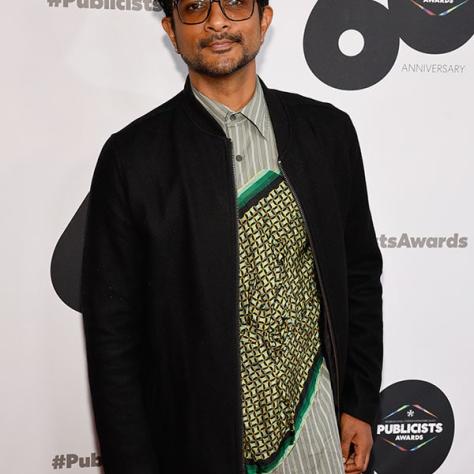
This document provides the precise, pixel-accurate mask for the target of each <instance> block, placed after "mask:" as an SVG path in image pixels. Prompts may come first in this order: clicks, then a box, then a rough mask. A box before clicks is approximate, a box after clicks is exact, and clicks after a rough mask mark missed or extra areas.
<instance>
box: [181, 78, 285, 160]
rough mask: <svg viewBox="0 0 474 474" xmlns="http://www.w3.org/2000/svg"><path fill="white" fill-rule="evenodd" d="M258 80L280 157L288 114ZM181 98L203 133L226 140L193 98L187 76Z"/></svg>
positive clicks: (213, 121) (278, 100)
mask: <svg viewBox="0 0 474 474" xmlns="http://www.w3.org/2000/svg"><path fill="white" fill-rule="evenodd" d="M258 79H260V84H261V86H262V90H263V95H264V97H265V100H266V102H267V107H268V112H269V114H270V120H271V122H272V125H273V131H274V134H275V139H276V143H277V148H278V154H279V155H280V156H281V155H282V154H283V153H284V152H285V150H286V147H287V145H288V142H289V138H290V134H291V128H290V121H289V118H288V113H287V111H286V109H285V106H284V105H283V103H282V101H281V97H280V95H279V94H278V91H276V90H275V89H269V88H268V87H267V86H266V85H265V83H264V82H263V80H262V79H261V78H260V76H258ZM181 94H182V98H183V106H184V108H185V110H186V112H187V113H188V116H189V118H190V119H191V120H192V121H193V122H194V123H195V124H196V125H197V126H198V127H199V128H201V130H202V131H203V132H205V133H208V134H211V135H215V136H217V137H221V138H226V135H225V132H224V130H222V127H221V126H220V125H219V123H218V122H217V121H216V120H215V118H214V117H213V116H212V115H211V114H210V113H209V112H208V111H207V110H206V108H205V107H204V106H203V105H202V104H201V103H200V102H199V100H198V99H197V98H196V97H195V95H194V93H193V91H192V88H191V80H190V79H189V74H188V75H187V76H186V81H185V83H184V88H183V90H182V91H181Z"/></svg>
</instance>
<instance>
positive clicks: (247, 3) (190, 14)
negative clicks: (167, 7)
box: [173, 0, 256, 25]
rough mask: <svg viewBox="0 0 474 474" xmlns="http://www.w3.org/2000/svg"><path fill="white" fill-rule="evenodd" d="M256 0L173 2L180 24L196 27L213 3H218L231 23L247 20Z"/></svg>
mask: <svg viewBox="0 0 474 474" xmlns="http://www.w3.org/2000/svg"><path fill="white" fill-rule="evenodd" d="M255 1H256V0H174V1H173V5H174V6H175V7H176V9H177V10H178V16H179V19H180V20H181V23H184V24H185V25H197V24H198V23H203V22H205V21H206V20H207V19H208V17H209V14H210V13H211V7H212V4H213V2H217V3H219V5H220V7H221V10H222V13H223V14H224V16H225V17H226V18H227V19H229V20H232V21H244V20H248V19H249V18H250V17H251V16H252V15H253V12H254V9H255Z"/></svg>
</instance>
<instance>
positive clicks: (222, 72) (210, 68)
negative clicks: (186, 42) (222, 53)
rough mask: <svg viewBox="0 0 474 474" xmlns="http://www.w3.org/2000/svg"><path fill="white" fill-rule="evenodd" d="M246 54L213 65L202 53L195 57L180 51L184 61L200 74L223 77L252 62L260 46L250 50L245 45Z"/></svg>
mask: <svg viewBox="0 0 474 474" xmlns="http://www.w3.org/2000/svg"><path fill="white" fill-rule="evenodd" d="M243 49H244V54H243V55H242V57H241V58H240V59H239V60H238V61H226V62H225V63H224V64H219V65H216V66H214V65H211V64H208V63H207V62H206V61H205V60H204V59H203V56H202V54H201V53H198V54H197V55H196V56H194V57H189V56H186V55H184V54H183V53H182V52H180V54H181V57H182V58H183V61H184V62H185V63H186V64H187V65H188V67H189V68H190V69H192V70H194V71H196V72H198V73H200V74H204V75H206V76H210V77H222V76H227V75H230V74H233V73H234V72H236V71H238V70H239V69H242V68H243V67H244V66H246V65H247V64H248V63H250V62H251V61H252V60H253V59H254V58H255V57H256V56H257V54H258V52H259V50H260V48H257V50H256V51H248V50H247V49H246V48H245V47H244V48H243Z"/></svg>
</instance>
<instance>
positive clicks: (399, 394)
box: [371, 380, 454, 474]
mask: <svg viewBox="0 0 474 474" xmlns="http://www.w3.org/2000/svg"><path fill="white" fill-rule="evenodd" d="M453 437H454V415H453V410H452V408H451V405H450V403H449V400H448V399H447V398H446V396H445V395H444V393H443V392H442V391H441V390H440V389H439V388H438V387H436V386H435V385H433V384H431V383H429V382H424V381H422V380H404V381H402V382H398V383H395V384H393V385H390V386H389V387H387V388H386V389H385V390H384V391H383V392H382V394H381V403H380V408H379V413H378V416H377V422H376V424H375V426H374V447H373V453H372V462H371V468H373V469H374V470H375V471H376V472H377V473H378V474H399V473H400V472H403V474H432V473H434V472H435V471H436V470H437V469H438V468H439V467H440V466H441V464H442V463H443V462H444V460H445V459H446V457H447V455H448V453H449V450H450V449H451V445H452V443H453Z"/></svg>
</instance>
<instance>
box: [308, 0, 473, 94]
mask: <svg viewBox="0 0 474 474" xmlns="http://www.w3.org/2000/svg"><path fill="white" fill-rule="evenodd" d="M388 7H389V8H388V9H387V8H385V7H384V6H383V5H381V4H380V3H378V2H376V1H374V0H318V2H317V3H316V5H315V6H314V8H313V10H312V11H311V14H310V16H309V18H308V22H307V24H306V28H305V32H304V39H303V51H304V55H305V59H306V62H307V63H308V66H309V68H310V69H311V71H312V72H313V74H314V75H315V76H316V77H318V78H319V79H320V80H321V81H323V82H324V83H325V84H327V85H329V86H331V87H335V88H337V89H343V90H359V89H364V88H366V87H370V86H372V85H374V84H376V83H377V82H379V81H381V80H382V79H383V78H384V77H385V76H386V75H387V74H388V73H389V72H390V70H391V69H392V67H393V65H394V64H395V61H396V59H397V56H398V48H399V43H400V38H402V39H403V41H404V42H405V43H407V44H408V45H409V46H410V47H412V48H414V49H416V50H417V51H420V52H424V53H430V54H441V53H447V52H450V51H453V50H455V49H457V48H459V47H461V46H462V45H463V44H464V43H466V42H467V41H468V40H469V39H470V38H471V36H472V35H473V33H474V0H388ZM347 30H356V31H358V32H359V33H360V34H361V35H362V36H363V38H364V48H363V49H362V51H361V52H360V53H359V54H357V55H355V56H348V55H345V54H344V53H343V52H342V51H341V50H340V48H339V40H340V38H341V35H342V34H343V33H344V32H346V31H347Z"/></svg>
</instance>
